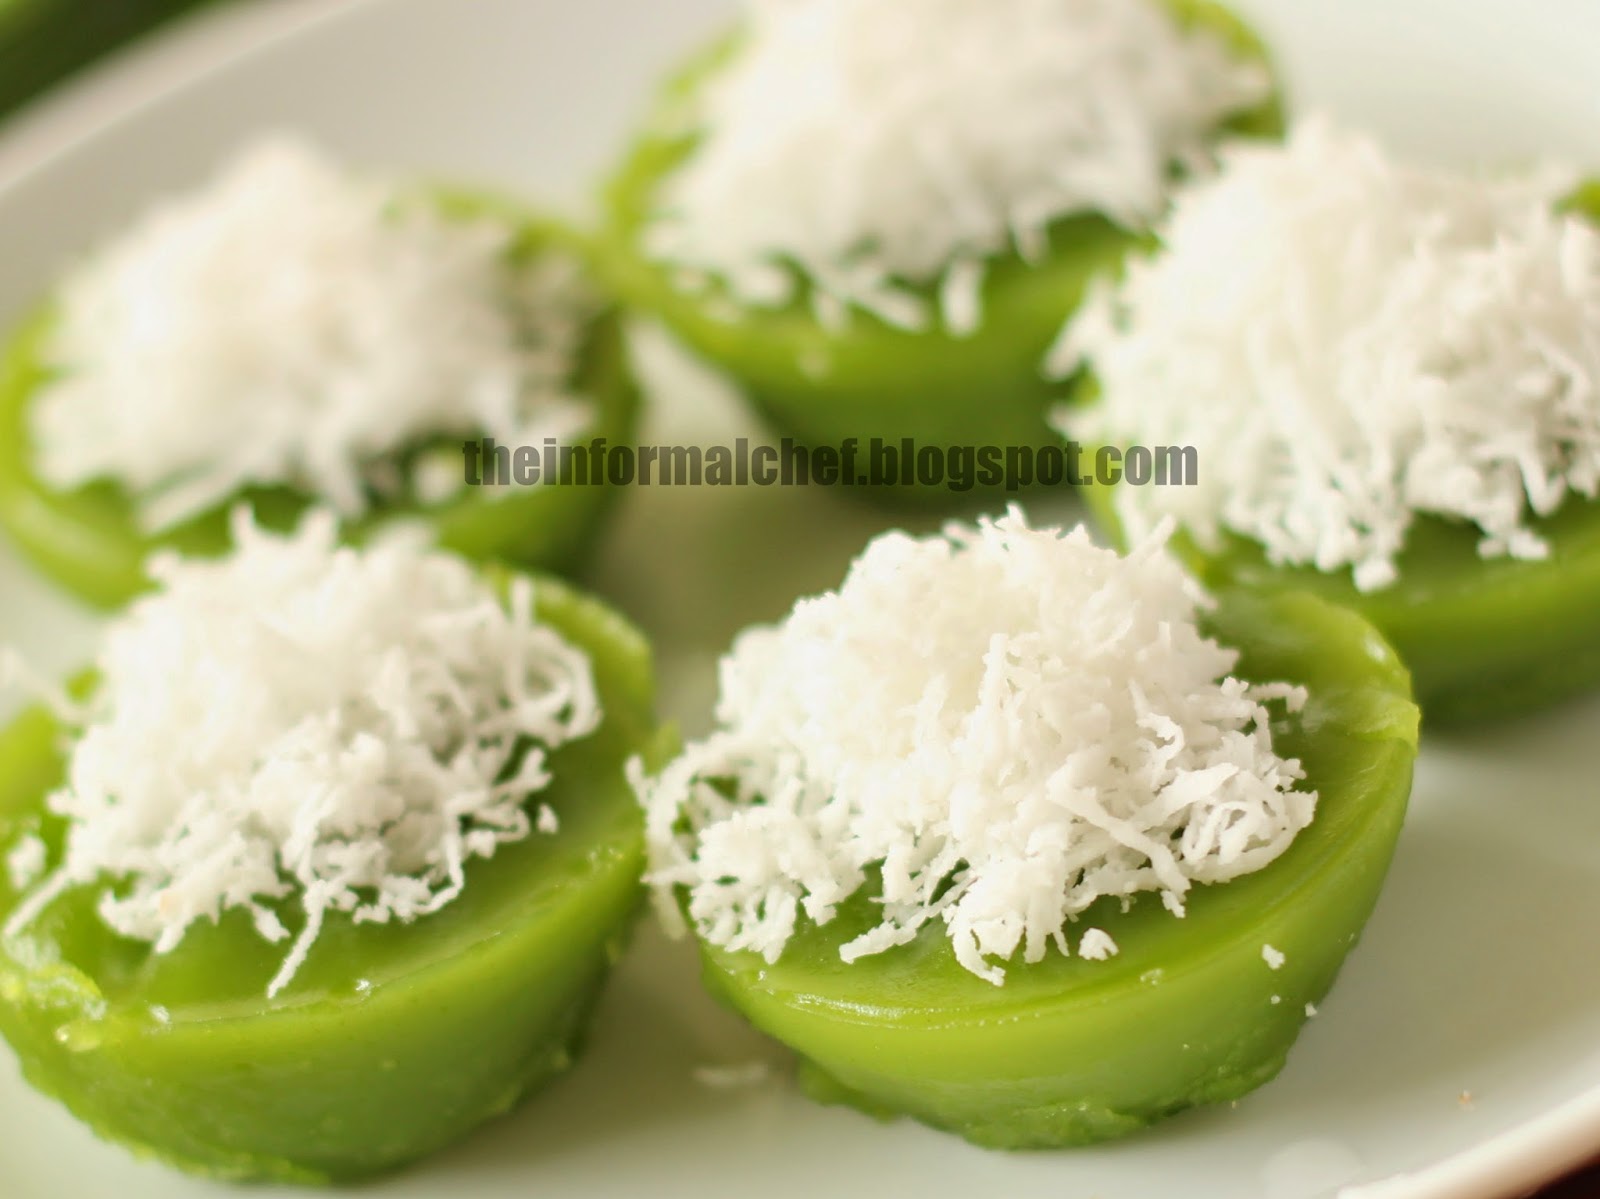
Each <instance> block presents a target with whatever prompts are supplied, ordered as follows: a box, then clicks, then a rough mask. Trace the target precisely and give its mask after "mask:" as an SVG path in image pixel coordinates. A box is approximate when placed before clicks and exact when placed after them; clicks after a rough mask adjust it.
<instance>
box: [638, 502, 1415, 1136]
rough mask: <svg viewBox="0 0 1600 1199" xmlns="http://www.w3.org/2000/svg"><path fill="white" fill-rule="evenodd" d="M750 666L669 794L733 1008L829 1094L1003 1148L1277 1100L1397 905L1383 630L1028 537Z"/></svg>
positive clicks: (1408, 726) (681, 763) (961, 549)
mask: <svg viewBox="0 0 1600 1199" xmlns="http://www.w3.org/2000/svg"><path fill="white" fill-rule="evenodd" d="M909 595H921V596H925V599H923V600H922V601H920V607H919V609H918V610H917V611H916V612H915V614H914V615H913V617H912V619H911V620H909V621H908V620H906V618H905V615H904V613H903V612H902V611H900V610H898V609H896V608H895V607H894V605H893V602H892V601H893V599H894V597H895V596H901V597H905V596H909ZM721 678H722V690H721V699H720V701H719V705H718V709H717V714H718V715H717V719H718V727H717V729H716V731H715V732H714V733H713V734H712V735H711V736H710V737H708V738H706V739H705V740H702V741H699V742H692V743H690V744H689V745H688V746H687V747H686V748H685V750H684V751H683V752H682V753H681V754H680V756H679V757H677V758H676V759H674V760H673V761H672V762H670V763H669V764H667V765H666V766H665V767H664V768H663V769H662V770H661V771H659V772H658V773H657V774H656V775H654V776H652V777H651V778H650V779H648V780H646V781H644V782H642V783H641V786H640V796H641V801H642V804H643V806H644V808H645V812H646V831H647V841H648V844H649V848H650V859H651V861H650V871H649V874H648V875H647V878H648V880H649V881H650V882H651V883H652V884H653V885H654V886H655V887H656V889H657V898H658V900H659V901H661V902H664V903H666V904H668V905H669V906H668V907H667V908H666V909H665V910H666V912H667V914H668V915H669V916H672V915H676V914H679V913H681V915H682V916H683V917H684V919H685V921H686V922H687V924H688V926H689V927H690V928H691V929H692V931H693V932H694V934H695V935H696V937H697V938H698V940H699V943H700V949H701V953H702V960H703V967H704V970H703V973H704V978H705V980H706V983H707V985H708V987H709V988H710V989H711V990H712V991H713V992H714V993H715V994H716V995H718V996H719V997H720V998H721V999H722V1000H724V1001H725V1002H726V1003H727V1004H728V1005H730V1006H731V1007H732V1008H734V1009H735V1010H736V1011H738V1012H739V1013H741V1014H743V1015H744V1016H745V1017H746V1018H748V1019H749V1020H750V1022H751V1023H752V1024H754V1025H755V1026H756V1027H757V1028H759V1029H760V1030H762V1031H763V1032H765V1033H767V1034H769V1035H770V1036H772V1037H773V1038H775V1039H776V1040H778V1041H780V1042H782V1043H783V1044H784V1045H786V1046H788V1047H789V1048H790V1049H792V1050H793V1051H794V1052H795V1053H796V1054H797V1055H798V1056H799V1059H800V1077H801V1081H802V1083H803V1085H804V1087H805V1089H806V1091H807V1092H808V1093H809V1094H810V1095H812V1096H813V1097H815V1098H817V1099H819V1100H822V1101H825V1102H836V1103H845V1104H849V1105H852V1106H855V1107H858V1108H861V1109H863V1110H865V1111H866V1112H868V1113H871V1114H873V1115H876V1116H881V1117H888V1116H893V1115H907V1116H911V1117H914V1118H915V1119H917V1120H920V1121H922V1122H924V1123H926V1124H929V1125H931V1126H933V1127H936V1128H939V1129H944V1130H948V1131H950V1132H953V1133H957V1134H959V1135H961V1136H963V1137H965V1138H967V1139H968V1140H971V1141H973V1142H975V1143H977V1144H980V1145H984V1146H990V1147H995V1148H1006V1149H1025V1148H1049V1147H1060V1146H1074V1145H1084V1144H1090V1143H1093V1142H1098V1141H1103V1140H1106V1139H1109V1138H1112V1137H1117V1136H1121V1135H1124V1134H1127V1133H1130V1132H1133V1131H1135V1130H1137V1129H1140V1128H1143V1127H1145V1126H1147V1125H1150V1124H1152V1123H1155V1122H1156V1121H1159V1120H1161V1119H1163V1118H1165V1117H1167V1116H1170V1115H1172V1114H1174V1113H1176V1112H1180V1111H1183V1110H1185V1109H1188V1108H1192V1107H1195V1106H1198V1105H1202V1104H1213V1103H1218V1102H1221V1101H1226V1100H1233V1099H1238V1098H1239V1097H1241V1096H1243V1095H1245V1094H1247V1093H1248V1092H1250V1091H1252V1090H1253V1089H1255V1088H1256V1087H1259V1086H1261V1085H1262V1084H1263V1083H1265V1082H1267V1081H1268V1080H1269V1079H1271V1078H1273V1077H1274V1076H1275V1075H1276V1074H1277V1073H1278V1072H1279V1071H1280V1070H1281V1069H1282V1068H1283V1066H1284V1063H1285V1060H1286V1057H1287V1055H1288V1054H1289V1052H1290V1049H1291V1047H1292V1046H1293V1044H1294V1042H1295V1039H1296V1037H1297V1035H1298V1034H1299V1032H1300V1030H1301V1028H1302V1026H1303V1025H1304V1024H1305V1022H1306V1020H1307V1019H1309V1018H1310V1017H1311V1016H1313V1015H1314V1014H1315V1005H1317V1004H1319V1003H1321V1002H1322V1000H1323V998H1324V996H1326V995H1327V994H1328V991H1329V989H1330V987H1332V985H1333V983H1334V981H1335V978H1336V976H1337V974H1338V972H1339V969H1340V967H1341V965H1342V963H1343V962H1344V961H1345V958H1346V955H1347V954H1348V953H1349V952H1350V950H1351V948H1352V946H1353V945H1354V944H1355V943H1356V941H1357V939H1358V937H1359V936H1360V934H1361V931H1362V929H1363V927H1364V925H1365V923H1366V921H1367V919H1368V916H1369V915H1370V914H1371V912H1372V910H1373V906H1374V904H1375V902H1376V900H1377V897H1378V894H1379V891H1380V888H1381V887H1382V885H1383V881H1384V878H1385V875H1386V873H1387V871H1388V868H1389V864H1390V860H1391V858H1392V855H1393V853H1394V849H1395V845H1396V840H1397V838H1398V836H1399V833H1400V829H1401V825H1402V822H1403V820H1404V817H1405V813H1406V807H1407V802H1408V799H1409V796H1410V791H1411V780H1412V769H1413V765H1414V762H1415V758H1416V753H1417V734H1418V719H1419V717H1418V711H1417V708H1416V706H1415V705H1414V704H1413V702H1412V699H1411V689H1410V682H1409V678H1408V675H1407V672H1406V669H1405V667H1404V665H1402V663H1401V662H1400V661H1399V659H1398V658H1397V657H1396V656H1395V654H1394V651H1393V650H1392V649H1391V648H1390V647H1389V646H1388V644H1387V643H1386V642H1385V641H1384V640H1383V638H1382V636H1381V635H1380V634H1379V633H1378V632H1377V631H1376V630H1374V629H1373V628H1372V626H1371V625H1369V624H1368V623H1367V622H1366V621H1364V620H1363V619H1362V618H1361V617H1360V616H1358V615H1356V614H1354V613H1351V612H1349V611H1347V610H1345V609H1342V608H1339V607H1336V606H1334V605H1331V604H1329V603H1327V602H1326V601H1324V600H1322V599H1320V598H1318V597H1316V596H1312V595H1308V594H1288V593H1285V594H1276V595H1270V596H1258V595H1254V594H1251V593H1248V592H1243V591H1230V592H1225V593H1221V594H1219V595H1217V596H1216V597H1215V600H1214V602H1212V601H1211V600H1210V599H1208V598H1207V597H1205V596H1204V595H1203V594H1200V593H1197V592H1196V591H1195V590H1194V588H1193V580H1192V579H1190V578H1189V577H1188V576H1187V575H1186V574H1185V573H1184V572H1183V571H1182V569H1181V567H1180V566H1179V565H1178V563H1177V562H1176V561H1175V560H1173V559H1171V558H1169V557H1167V556H1166V555H1165V554H1164V553H1163V552H1162V551H1161V547H1160V544H1159V541H1151V542H1146V543H1144V544H1142V545H1141V546H1140V547H1137V548H1136V549H1135V550H1134V551H1133V552H1132V553H1130V554H1128V555H1125V556H1118V555H1116V554H1114V553H1112V552H1111V551H1107V550H1104V549H1100V548H1098V547H1095V546H1094V545H1093V544H1092V543H1091V542H1090V541H1089V540H1088V537H1087V535H1086V534H1085V532H1084V531H1083V530H1081V529H1079V530H1076V531H1074V532H1072V533H1070V534H1064V535H1063V534H1059V533H1058V532H1057V531H1054V530H1030V529H1028V528H1027V526H1026V525H1025V523H1023V522H1021V521H1020V520H1019V519H1018V517H1017V516H1016V515H1015V514H1013V516H1011V517H1008V518H1006V519H1003V520H1000V521H998V522H988V523H980V525H979V526H978V528H977V530H976V531H975V532H973V531H969V530H964V529H962V528H961V527H960V526H952V528H951V529H950V530H948V531H947V532H946V534H945V536H944V538H943V539H938V538H930V539H926V540H922V541H918V540H914V539H911V538H907V537H904V536H903V535H899V534H890V535H886V536H885V537H883V538H880V539H878V540H877V541H875V542H874V543H873V544H872V545H871V546H869V547H868V549H867V551H866V553H865V554H863V555H862V556H861V557H860V558H859V559H857V561H856V564H855V565H854V566H853V567H852V568H851V570H850V572H849V574H848V576H847V577H846V580H845V582H844V584H843V585H842V587H841V588H840V589H839V590H838V591H837V592H829V593H826V594H824V595H822V596H818V597H814V598H812V599H809V600H805V601H802V602H801V603H800V604H798V605H796V607H795V609H794V611H793V613H792V614H791V615H790V616H789V617H788V618H787V620H786V621H785V622H783V623H782V624H780V625H777V626H771V627H767V626H763V627H759V628H755V629H751V630H748V631H747V632H746V633H744V634H743V635H742V636H741V637H740V639H739V640H738V641H736V642H735V645H734V648H733V649H732V651H731V652H730V653H729V655H728V656H727V657H726V658H724V660H723V664H722V675H721ZM1241 704H1242V705H1244V706H1243V707H1241V706H1240V705H1241ZM1269 705H1270V706H1269ZM835 708H839V709H841V710H839V711H835ZM1180 875H1181V877H1180ZM1185 879H1186V880H1187V881H1184V880H1185ZM1333 1006H1334V1009H1335V1011H1336V1009H1337V1004H1336V1003H1335V1004H1334V1005H1333Z"/></svg>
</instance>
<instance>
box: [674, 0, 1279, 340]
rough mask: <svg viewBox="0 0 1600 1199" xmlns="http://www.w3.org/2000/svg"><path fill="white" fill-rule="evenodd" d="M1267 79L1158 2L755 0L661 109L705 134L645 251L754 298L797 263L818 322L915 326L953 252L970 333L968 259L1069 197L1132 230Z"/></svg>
mask: <svg viewBox="0 0 1600 1199" xmlns="http://www.w3.org/2000/svg"><path fill="white" fill-rule="evenodd" d="M1271 88H1272V84H1271V79H1270V77H1269V74H1268V72H1267V71H1266V69H1265V68H1264V67H1263V66H1262V65H1261V64H1260V63H1257V62H1246V61H1243V60H1241V59H1240V58H1239V57H1238V56H1236V55H1235V54H1234V53H1233V52H1232V51H1231V50H1230V49H1229V48H1228V47H1226V46H1225V45H1224V43H1223V41H1222V40H1221V38H1220V37H1218V36H1216V35H1215V34H1213V33H1211V32H1209V31H1205V30H1198V29H1197V30H1192V31H1186V30H1184V29H1182V28H1181V27H1180V26H1179V24H1178V22H1177V21H1176V20H1175V19H1174V17H1173V16H1172V14H1171V13H1170V12H1169V11H1168V9H1167V8H1166V7H1165V6H1164V5H1162V4H1160V3H1158V2H1156V0H984V2H983V3H981V4H979V3H973V0H753V2H752V3H751V4H750V5H749V10H748V19H747V21H746V23H745V27H744V29H743V31H742V36H741V38H740V41H739V44H738V47H737V50H736V52H735V54H734V57H733V59H732V61H731V62H730V63H729V64H727V65H726V66H725V67H724V68H722V69H721V70H720V72H719V73H717V74H716V75H714V76H713V77H712V78H710V79H709V80H707V82H706V83H705V85H704V87H703V88H702V90H701V94H700V95H699V96H698V97H696V98H695V99H694V100H693V101H691V102H690V107H689V109H688V110H687V111H684V110H682V109H680V110H675V111H672V112H670V113H669V114H667V117H666V120H665V122H664V127H665V128H666V129H668V130H669V131H673V132H679V131H682V130H684V129H692V130H697V131H698V132H699V133H700V135H701V136H700V140H699V141H698V143H697V145H696V147H695V149H694V150H693V151H692V153H691V155H690V157H689V158H688V160H687V161H686V162H685V164H684V165H683V166H681V167H680V168H679V169H678V171H677V172H676V173H675V174H673V175H672V176H671V177H669V179H668V180H667V182H666V184H665V185H664V187H663V190H662V193H661V195H660V197H659V207H658V211H657V212H656V214H655V215H654V219H653V222H652V224H651V225H650V226H649V228H648V230H647V233H646V249H647V250H648V252H649V253H651V254H652V255H654V256H655V257H657V258H659V259H661V260H662V261H664V262H667V263H672V264H676V265H677V266H678V267H679V268H681V269H680V271H679V276H680V281H681V283H682V284H683V285H684V286H685V287H687V288H689V289H690V290H698V289H699V288H701V287H703V286H704V285H705V283H706V282H707V280H708V279H710V278H712V277H715V278H719V279H720V280H721V281H722V282H723V283H724V284H725V285H726V286H727V288H728V291H729V293H730V294H731V295H732V296H733V297H734V298H735V299H736V300H738V301H739V302H740V303H741V304H744V305H747V306H752V307H777V306H782V305H785V304H787V303H789V302H790V301H791V300H792V299H793V298H794V297H795V295H796V294H797V283H798V280H797V279H796V276H795V273H794V271H793V270H792V268H793V267H798V268H799V271H800V272H801V273H802V274H803V275H804V276H805V277H806V279H807V282H808V284H809V286H810V290H811V293H812V296H813V299H814V301H815V302H816V304H817V315H818V318H819V319H820V320H822V322H823V323H824V324H825V325H829V326H833V325H837V324H839V323H840V322H842V321H843V319H844V315H845V312H846V310H847V307H848V306H849V305H855V306H858V307H860V308H862V309H863V310H865V311H868V312H870V313H873V314H874V315H876V316H878V317H880V318H881V319H883V320H884V321H886V322H887V323H889V324H890V325H893V326H896V327H900V328H908V329H920V328H924V327H926V325H927V324H928V321H929V313H928V311H927V307H928V305H927V304H926V303H925V302H924V301H923V300H922V299H921V298H919V297H918V296H916V295H914V294H913V293H912V291H911V290H910V289H908V287H907V286H906V285H908V284H909V285H911V286H912V287H915V286H919V285H924V284H929V283H933V282H934V281H936V280H938V279H939V278H940V277H941V276H943V275H944V274H945V272H946V271H947V270H950V271H952V272H954V275H953V277H952V278H950V279H948V280H946V283H947V286H946V287H945V288H944V289H943V313H942V316H943V319H944V320H945V321H946V322H947V324H948V326H949V328H950V329H951V330H952V331H953V332H957V333H962V332H966V331H970V329H971V328H973V327H976V323H977V321H978V320H979V319H980V314H979V312H978V309H977V307H976V293H977V288H978V285H979V284H980V283H981V280H982V274H981V271H980V270H979V269H978V263H979V261H980V260H981V259H983V258H986V257H990V256H993V255H997V254H1001V253H1004V252H1006V251H1007V250H1008V249H1010V248H1011V247H1013V246H1014V247H1015V248H1016V249H1017V250H1018V251H1019V252H1020V253H1022V254H1023V256H1024V257H1027V258H1030V259H1037V258H1038V257H1039V256H1040V254H1042V252H1043V250H1044V247H1045V245H1046V233H1047V230H1048V229H1049V227H1050V226H1051V224H1053V223H1054V222H1056V221H1057V220H1059V219H1061V218H1063V217H1066V216H1070V215H1073V214H1079V213H1090V212H1093V213H1101V214H1104V215H1105V216H1107V217H1109V218H1110V219H1112V220H1113V221H1115V222H1117V223H1119V224H1122V225H1125V226H1128V227H1132V228H1142V227H1143V226H1145V225H1146V224H1147V223H1148V222H1150V221H1151V220H1152V219H1153V218H1154V217H1155V216H1156V215H1157V214H1158V213H1159V212H1160V211H1161V210H1162V208H1163V206H1164V205H1165V202H1166V197H1167V193H1168V189H1169V186H1170V180H1171V176H1172V173H1173V170H1174V168H1175V167H1178V168H1184V169H1190V170H1196V169H1201V168H1202V167H1203V165H1204V164H1205V162H1206V159H1207V156H1208V147H1209V144H1210V142H1211V140H1212V138H1213V137H1214V136H1215V134H1216V131H1217V129H1218V127H1219V126H1220V125H1221V124H1222V123H1223V122H1224V121H1225V120H1226V119H1227V118H1228V117H1229V116H1231V115H1233V114H1235V113H1238V112H1241V111H1243V110H1245V109H1248V108H1250V107H1252V106H1255V105H1258V104H1260V103H1261V102H1262V101H1264V100H1265V99H1266V98H1267V97H1268V96H1269V95H1270V93H1271Z"/></svg>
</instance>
